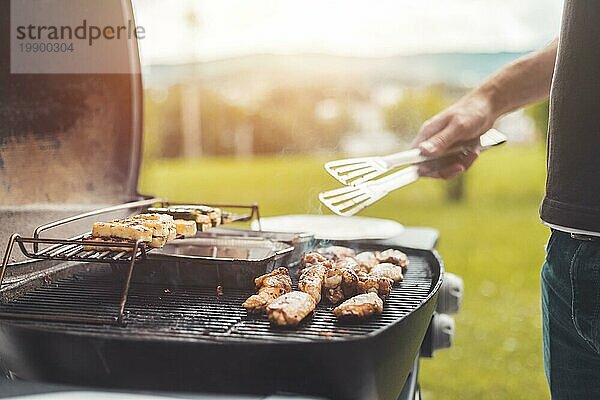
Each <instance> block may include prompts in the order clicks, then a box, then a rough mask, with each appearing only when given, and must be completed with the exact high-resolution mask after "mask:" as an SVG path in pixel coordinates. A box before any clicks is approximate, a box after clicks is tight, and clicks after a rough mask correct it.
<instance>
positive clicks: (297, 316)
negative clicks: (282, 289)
mask: <svg viewBox="0 0 600 400" xmlns="http://www.w3.org/2000/svg"><path fill="white" fill-rule="evenodd" d="M316 305H317V303H316V302H315V299H314V298H313V297H312V296H311V295H309V294H307V293H304V292H300V291H296V290H294V291H292V292H289V293H286V294H284V295H283V296H280V297H278V298H277V299H275V300H273V301H272V302H271V304H269V305H268V306H267V316H268V317H269V320H270V321H271V322H272V323H273V324H274V325H278V326H296V325H298V324H299V323H300V322H301V321H302V320H303V319H304V318H306V316H307V315H308V314H310V313H311V312H313V311H314V309H315V307H316Z"/></svg>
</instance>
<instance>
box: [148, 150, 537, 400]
mask: <svg viewBox="0 0 600 400" xmlns="http://www.w3.org/2000/svg"><path fill="white" fill-rule="evenodd" d="M323 161H325V160H323V159H319V158H316V157H291V156H287V157H283V156H282V157H271V158H253V159H247V160H233V159H206V160H201V161H185V160H175V161H155V162H152V163H146V165H145V166H144V168H143V173H142V181H141V190H142V191H143V192H144V193H152V194H155V195H158V196H165V197H168V198H169V199H171V200H180V201H198V202H207V203H209V202H229V203H251V202H254V201H256V202H258V203H259V204H260V206H261V211H262V213H263V214H264V215H277V214H288V213H325V212H326V211H325V210H324V208H323V207H322V206H321V205H320V203H319V201H318V199H317V193H319V192H320V191H321V190H323V189H325V188H331V187H333V186H335V182H334V181H333V179H332V178H330V177H328V176H327V175H326V173H325V172H324V171H323V169H322V167H321V166H322V163H323ZM544 167H545V158H544V151H543V149H542V148H541V147H540V146H531V147H508V146H507V147H505V148H503V149H501V150H495V151H491V152H489V153H487V154H484V155H482V157H481V159H480V160H479V161H478V163H477V164H476V166H475V167H474V168H473V169H472V170H471V171H470V172H469V173H468V174H467V176H466V198H465V200H464V201H463V202H460V203H450V202H448V201H447V200H446V198H445V185H444V184H443V183H442V182H439V181H433V180H423V181H422V182H418V183H416V184H414V185H412V186H410V187H407V188H405V189H403V190H400V191H397V192H395V193H393V194H391V195H390V196H389V197H387V198H386V199H384V200H382V201H380V202H379V203H377V204H375V205H374V206H372V207H370V208H368V209H367V210H365V211H363V213H362V215H367V216H373V217H383V218H392V219H395V220H397V221H399V222H401V223H403V224H405V225H421V226H432V227H435V228H437V229H439V230H440V232H441V242H440V246H439V250H440V253H441V254H442V257H443V258H444V260H445V263H446V268H447V270H449V271H451V272H454V273H457V274H459V275H461V276H462V277H463V278H464V280H465V288H466V289H465V290H466V293H465V301H464V304H463V309H462V310H461V312H460V313H459V314H458V315H456V316H455V317H456V340H455V344H454V346H453V347H452V349H450V350H444V351H440V352H438V353H437V354H436V356H435V358H434V359H433V360H425V361H424V362H423V364H422V374H421V380H422V384H423V387H424V389H425V395H426V398H427V399H431V400H433V399H482V398H485V399H517V398H519V399H521V398H523V399H524V398H527V399H539V398H548V392H547V389H546V384H545V379H544V375H543V368H542V355H541V354H542V353H541V334H540V300H539V271H540V266H541V263H542V260H543V256H544V249H543V246H544V243H545V241H546V238H547V235H548V232H547V229H545V228H544V227H543V226H542V225H541V224H540V222H539V219H538V214H537V209H538V205H539V202H540V200H541V197H542V194H543V186H544Z"/></svg>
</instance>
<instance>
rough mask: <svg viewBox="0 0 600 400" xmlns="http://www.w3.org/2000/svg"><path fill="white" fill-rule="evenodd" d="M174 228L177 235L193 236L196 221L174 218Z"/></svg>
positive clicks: (195, 229)
mask: <svg viewBox="0 0 600 400" xmlns="http://www.w3.org/2000/svg"><path fill="white" fill-rule="evenodd" d="M175 229H176V231H177V234H178V235H183V236H195V235H196V232H197V231H198V228H197V226H196V222H194V221H186V220H184V219H176V220H175Z"/></svg>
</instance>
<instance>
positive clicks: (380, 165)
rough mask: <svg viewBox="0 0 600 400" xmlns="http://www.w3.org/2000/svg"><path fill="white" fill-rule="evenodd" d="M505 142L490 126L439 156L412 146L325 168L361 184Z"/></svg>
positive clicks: (347, 181) (340, 178) (345, 181)
mask: <svg viewBox="0 0 600 400" xmlns="http://www.w3.org/2000/svg"><path fill="white" fill-rule="evenodd" d="M505 141H506V136H504V135H503V134H502V133H500V132H498V131H497V130H495V129H490V130H489V131H487V132H486V133H484V134H483V135H481V136H480V137H479V138H478V139H475V140H473V141H469V142H464V143H461V144H459V145H457V146H455V147H452V148H451V149H449V150H448V151H447V152H444V153H443V154H442V155H439V156H423V155H421V151H420V150H419V149H411V150H408V151H402V152H399V153H394V154H390V155H387V156H379V157H363V158H350V159H346V160H337V161H330V162H328V163H326V164H325V169H326V170H327V172H329V173H330V174H331V176H333V177H334V178H335V179H337V180H338V181H340V182H341V183H343V184H344V185H360V184H362V183H364V182H367V181H370V180H371V179H374V178H377V177H378V176H381V175H383V174H385V173H386V172H388V171H391V170H392V169H394V168H398V167H401V166H403V165H408V164H418V163H422V162H425V161H431V160H435V159H438V158H442V157H448V156H451V155H454V154H460V153H462V152H464V151H466V150H469V149H475V148H478V147H480V148H481V149H486V148H489V147H492V146H496V145H498V144H501V143H504V142H505Z"/></svg>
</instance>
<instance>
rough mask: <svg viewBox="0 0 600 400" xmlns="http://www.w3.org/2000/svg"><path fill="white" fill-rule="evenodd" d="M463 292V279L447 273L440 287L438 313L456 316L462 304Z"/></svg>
mask: <svg viewBox="0 0 600 400" xmlns="http://www.w3.org/2000/svg"><path fill="white" fill-rule="evenodd" d="M463 290H464V284H463V280H462V278H461V277H460V276H458V275H454V274H451V273H448V272H446V273H445V274H444V281H443V282H442V286H441V287H440V292H439V295H438V303H437V308H436V311H437V312H439V313H443V314H456V313H457V312H458V310H459V309H460V306H461V304H462V298H463Z"/></svg>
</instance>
